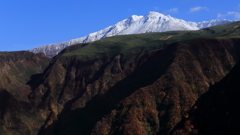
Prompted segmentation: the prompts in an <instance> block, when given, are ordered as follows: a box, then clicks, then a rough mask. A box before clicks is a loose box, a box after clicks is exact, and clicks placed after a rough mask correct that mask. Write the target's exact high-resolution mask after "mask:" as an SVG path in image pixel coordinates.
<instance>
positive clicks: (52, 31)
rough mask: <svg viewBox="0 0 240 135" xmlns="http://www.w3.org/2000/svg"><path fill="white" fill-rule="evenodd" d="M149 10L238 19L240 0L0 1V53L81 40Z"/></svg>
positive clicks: (195, 18) (181, 15)
mask: <svg viewBox="0 0 240 135" xmlns="http://www.w3.org/2000/svg"><path fill="white" fill-rule="evenodd" d="M149 11H157V12H160V13H163V14H166V15H168V14H169V15H171V16H173V17H176V18H179V19H183V20H186V21H195V22H200V21H208V20H212V19H223V18H225V19H229V20H240V1H239V0H1V1H0V51H16V50H28V49H32V48H35V47H38V46H41V45H46V44H51V43H58V42H62V41H67V40H70V39H74V38H79V37H83V36H85V35H87V34H89V33H92V32H96V31H99V30H101V29H103V28H105V27H107V26H110V25H113V24H115V23H117V22H119V21H121V20H123V19H125V18H128V17H130V16H131V15H145V14H147V13H148V12H149Z"/></svg>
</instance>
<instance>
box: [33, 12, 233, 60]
mask: <svg viewBox="0 0 240 135" xmlns="http://www.w3.org/2000/svg"><path fill="white" fill-rule="evenodd" d="M229 22H232V21H229V20H211V21H203V22H199V23H196V22H187V21H184V20H182V19H177V18H174V17H171V16H170V15H167V16H166V15H164V14H161V13H158V12H153V11H151V12H149V13H147V14H146V15H145V16H137V15H132V16H131V17H129V18H127V19H124V20H122V21H120V22H118V23H116V24H114V25H112V26H109V27H106V28H104V29H102V30H100V31H97V32H94V33H90V34H89V35H87V36H84V37H80V38H76V39H72V40H69V41H64V42H60V43H55V44H49V45H44V46H40V47H36V48H33V49H30V50H29V51H30V52H33V53H39V52H43V53H45V54H46V56H48V57H53V56H55V55H57V54H58V53H59V52H60V51H61V50H62V49H64V48H66V47H67V46H70V45H73V44H78V43H87V42H93V41H96V40H99V39H102V38H105V37H111V36H116V35H127V34H140V33H151V32H165V31H174V30H198V29H202V28H205V27H210V26H215V25H219V24H224V23H229Z"/></svg>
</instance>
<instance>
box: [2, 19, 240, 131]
mask: <svg viewBox="0 0 240 135" xmlns="http://www.w3.org/2000/svg"><path fill="white" fill-rule="evenodd" d="M239 25H240V23H239V22H235V23H231V24H227V25H222V26H216V27H211V28H207V29H203V30H199V31H191V32H188V31H185V32H181V31H178V32H176V31H175V32H174V31H173V32H165V33H147V34H140V35H128V36H116V37H110V38H105V39H102V40H99V41H96V42H92V43H84V44H77V45H72V46H70V47H68V48H66V49H64V50H63V51H61V52H60V53H59V54H58V55H57V56H56V57H54V58H52V59H51V61H50V63H49V64H48V62H49V59H48V58H46V57H44V56H42V55H41V54H38V55H34V54H32V53H26V52H15V53H7V54H6V55H3V56H4V57H3V58H4V60H5V61H3V62H2V63H3V64H2V65H4V64H5V65H9V67H8V66H5V65H4V66H2V67H4V68H3V69H4V71H6V75H5V76H4V77H5V78H2V79H3V80H4V81H5V80H6V81H9V80H10V82H11V80H14V78H17V79H16V80H19V82H17V81H14V83H13V81H12V82H11V84H12V85H8V83H7V82H5V83H2V84H1V88H3V89H2V90H1V91H0V101H2V102H0V107H1V108H0V111H1V116H2V117H1V125H0V132H1V133H2V134H10V135H11V134H14V135H15V134H27V135H28V134H29V135H30V134H38V135H69V134H71V135H75V134H76V135H77V134H84V135H85V134H86V135H88V134H93V135H94V134H95V135H103V134H104V135H105V134H110V135H116V134H124V135H132V134H137V135H146V134H152V135H157V134H169V135H170V134H215V133H219V134H221V133H222V134H223V133H226V134H228V133H233V132H234V129H237V128H239V125H240V124H239V121H238V116H237V114H238V110H239V109H238V107H237V105H238V100H237V101H236V102H234V101H235V100H236V98H237V97H238V92H237V89H235V88H238V85H237V76H238V72H237V71H238V65H239V64H237V65H236V63H237V62H238V61H239V58H240V55H239V54H240V37H239V34H240V33H239V32H240V30H239ZM16 54H17V55H16ZM1 56H2V55H1V53H0V57H1ZM12 56H14V57H12ZM29 56H31V57H29ZM38 58H41V59H38ZM9 61H10V62H9ZM11 61H12V62H11ZM9 63H10V64H9ZM21 63H22V65H23V66H22V67H21V66H17V65H18V64H20V65H21ZM28 65H29V66H30V67H31V68H30V69H31V70H30V69H28V68H27V67H28ZM39 65H44V66H42V68H39ZM234 66H235V67H234ZM6 67H8V68H6ZM16 67H21V68H16ZM233 67H234V68H233ZM15 68H16V70H14V72H13V74H10V73H11V72H10V71H11V70H9V69H15ZM18 69H21V70H18ZM27 71H29V72H27ZM229 72H230V73H229ZM28 73H29V74H28ZM8 77H11V79H7V78H8ZM21 78H22V79H21ZM235 78H236V79H235ZM26 84H27V85H26ZM20 86H21V87H24V88H25V89H21V87H20ZM235 86H236V87H235ZM17 88H18V89H17ZM228 88H229V89H228ZM209 102H211V103H209ZM218 103H220V104H218ZM221 107H223V108H221ZM220 117H221V118H222V119H221V118H220ZM235 118H236V120H234V119H235ZM216 119H218V120H217V121H215V120H216ZM227 122H229V125H228V124H227V125H226V123H227ZM19 123H20V124H19ZM229 126H232V127H229ZM219 128H221V130H219V131H218V129H219ZM21 129H24V130H21Z"/></svg>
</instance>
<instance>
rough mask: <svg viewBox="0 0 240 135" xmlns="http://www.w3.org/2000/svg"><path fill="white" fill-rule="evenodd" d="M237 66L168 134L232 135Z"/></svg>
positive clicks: (239, 90) (238, 106) (237, 110)
mask: <svg viewBox="0 0 240 135" xmlns="http://www.w3.org/2000/svg"><path fill="white" fill-rule="evenodd" d="M239 97H240V62H238V63H237V64H236V65H235V66H234V68H233V69H232V70H231V71H230V73H229V74H228V75H227V76H226V77H225V78H224V79H222V80H221V81H219V82H218V83H215V84H214V85H212V86H211V87H210V88H209V91H207V92H206V93H205V94H203V95H202V96H201V97H200V98H199V99H198V100H197V102H196V104H195V105H194V106H193V108H192V109H191V111H189V113H188V114H187V115H189V117H187V118H184V117H183V118H182V121H181V122H179V124H178V125H177V126H176V127H175V129H174V130H173V132H172V133H171V134H174V135H190V134H193V135H194V134H201V135H213V134H216V135H233V134H236V133H239V129H240V115H239V114H240V98H239Z"/></svg>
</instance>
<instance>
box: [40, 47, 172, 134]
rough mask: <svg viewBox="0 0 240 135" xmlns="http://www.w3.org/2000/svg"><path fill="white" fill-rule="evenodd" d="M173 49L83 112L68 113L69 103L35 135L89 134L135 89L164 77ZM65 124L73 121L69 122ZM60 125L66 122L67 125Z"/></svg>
mask: <svg viewBox="0 0 240 135" xmlns="http://www.w3.org/2000/svg"><path fill="white" fill-rule="evenodd" d="M176 47H177V44H171V45H169V46H167V47H166V48H165V49H163V50H159V51H156V52H155V53H153V54H151V56H147V57H148V60H147V61H146V62H145V63H143V64H142V65H141V66H139V67H137V69H136V70H135V71H134V72H132V73H131V74H130V75H128V76H127V77H126V78H124V79H123V80H121V81H119V82H118V83H116V84H115V85H114V86H113V87H112V88H110V89H109V90H108V91H107V92H106V93H105V94H104V95H97V96H95V97H94V98H93V99H92V100H91V101H89V102H88V103H87V104H86V106H85V107H84V108H81V109H75V110H70V108H71V105H72V103H73V102H74V101H75V100H76V99H72V100H69V101H68V102H67V103H66V104H65V106H64V109H63V110H64V111H62V113H60V114H59V115H58V120H57V121H55V122H54V123H53V124H51V125H50V126H48V127H47V128H44V126H42V128H41V129H40V130H39V132H38V134H39V135H42V134H44V135H47V134H49V135H50V134H51V135H53V134H54V135H58V134H71V135H75V134H91V130H92V129H93V127H94V125H95V123H96V122H97V121H99V120H101V119H102V118H103V116H105V115H106V114H109V113H110V112H111V110H113V109H114V108H116V107H117V104H118V103H119V102H120V101H121V100H123V99H124V98H126V97H128V96H130V95H131V94H132V93H134V92H135V91H136V90H138V89H139V88H141V87H144V86H147V85H150V84H152V83H153V82H155V81H156V80H157V79H158V78H160V77H161V76H162V75H164V74H165V72H166V70H167V69H168V67H169V65H170V64H171V63H172V61H173V58H174V55H175V54H174V52H175V50H176ZM149 67H151V68H149ZM78 98H79V97H78ZM66 110H68V112H67V111H66ZM68 120H73V121H70V122H69V121H68ZM63 121H68V123H70V124H66V123H64V122H63Z"/></svg>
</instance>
